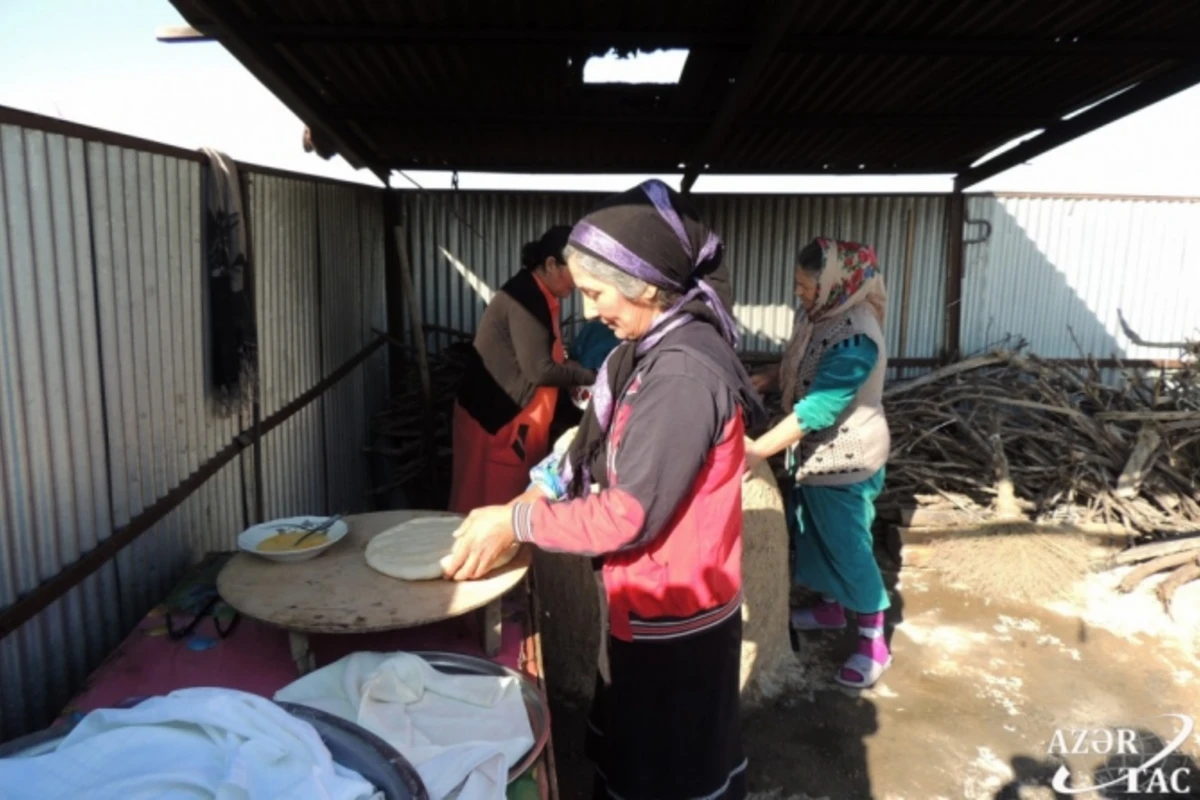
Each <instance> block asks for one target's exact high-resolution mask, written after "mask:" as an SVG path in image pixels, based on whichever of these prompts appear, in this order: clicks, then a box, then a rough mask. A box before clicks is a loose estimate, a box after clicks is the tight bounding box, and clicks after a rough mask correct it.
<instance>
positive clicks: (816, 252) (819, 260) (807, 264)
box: [796, 239, 825, 275]
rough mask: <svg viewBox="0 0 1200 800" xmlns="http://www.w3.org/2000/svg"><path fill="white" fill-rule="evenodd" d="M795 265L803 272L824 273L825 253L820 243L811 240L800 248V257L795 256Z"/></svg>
mask: <svg viewBox="0 0 1200 800" xmlns="http://www.w3.org/2000/svg"><path fill="white" fill-rule="evenodd" d="M796 263H797V264H799V265H800V269H802V270H804V271H805V272H812V273H816V274H818V275H819V274H820V273H822V272H824V271H825V251H824V250H823V249H822V248H821V243H820V241H819V240H817V239H813V240H812V241H811V242H809V243H808V244H806V245H804V247H802V248H800V255H798V256H796Z"/></svg>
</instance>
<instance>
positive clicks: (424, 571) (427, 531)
mask: <svg viewBox="0 0 1200 800" xmlns="http://www.w3.org/2000/svg"><path fill="white" fill-rule="evenodd" d="M462 522H463V517H421V518H419V519H414V520H409V521H408V522H404V523H401V524H400V525H397V526H396V527H394V528H389V529H388V530H386V531H384V532H383V533H380V534H378V535H377V536H375V538H373V539H371V541H370V542H368V543H367V551H366V558H367V566H369V567H370V568H371V569H374V570H376V571H378V572H382V573H383V574H384V575H388V576H390V577H392V578H399V579H400V580H402V581H432V580H437V579H438V578H443V577H445V573H444V572H443V571H442V569H443V568H442V562H443V561H444V560H445V559H447V558H448V557H449V556H450V553H451V551H453V550H454V532H455V531H456V530H458V526H459V525H461V524H462ZM518 549H520V545H519V544H514V545H513V546H512V547H511V548H509V550H508V552H506V553H504V554H503V555H502V556H500V558H499V559H497V561H496V563H495V564H493V565H492V570H491V571H495V570H497V569H499V568H501V567H503V566H504V565H505V564H507V563H508V562H510V561H512V560H513V558H514V557H515V556H516V555H517V551H518Z"/></svg>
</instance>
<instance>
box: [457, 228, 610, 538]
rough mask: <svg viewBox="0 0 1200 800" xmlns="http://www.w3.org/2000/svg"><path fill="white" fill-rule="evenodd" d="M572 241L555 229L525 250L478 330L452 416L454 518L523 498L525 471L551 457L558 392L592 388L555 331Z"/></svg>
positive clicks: (570, 285) (591, 376)
mask: <svg viewBox="0 0 1200 800" xmlns="http://www.w3.org/2000/svg"><path fill="white" fill-rule="evenodd" d="M570 233H571V228H570V227H569V226H565V225H564V226H558V227H554V228H551V229H550V230H548V231H546V233H545V234H544V235H543V236H542V238H541V239H539V240H538V241H536V242H530V243H528V244H526V245H525V247H523V248H522V250H521V267H522V269H521V271H520V272H518V273H517V274H516V275H515V276H514V277H513V278H511V279H510V280H509V281H508V283H506V284H504V286H503V287H502V288H501V289H500V291H499V292H497V293H496V296H495V297H493V298H492V301H491V302H490V303H489V304H488V307H487V310H486V311H485V312H484V314H483V319H482V320H481V321H480V323H479V330H478V331H477V332H476V334H475V343H474V349H473V353H474V358H473V359H472V360H471V362H470V364H469V365H468V367H467V372H466V374H465V375H464V376H463V380H462V382H461V383H460V384H459V388H458V402H457V403H456V404H455V408H454V423H453V439H454V473H453V478H452V481H451V486H450V510H451V511H453V512H456V513H459V514H466V513H468V512H470V511H472V510H473V509H475V508H479V507H480V506H487V505H495V504H497V503H507V502H508V501H510V500H512V499H513V498H514V497H516V496H517V495H519V494H520V493H521V492H523V491H524V490H525V488H526V487H527V486H528V485H529V470H530V468H531V467H533V465H535V464H537V463H538V461H540V460H541V459H542V458H544V457H545V456H546V455H547V454H548V453H549V452H550V423H551V422H552V421H553V417H554V410H555V407H556V405H557V402H558V390H559V389H565V388H569V387H571V386H581V385H589V384H591V383H592V382H593V381H594V380H595V377H596V375H595V373H594V372H592V371H591V370H589V369H584V368H583V367H581V366H579V365H578V364H573V363H568V362H567V360H566V353H565V351H564V349H563V344H562V333H561V331H560V330H559V312H560V308H559V300H561V299H562V298H564V297H567V296H568V295H569V294H570V293H571V291H572V290H573V289H574V288H575V284H574V282H573V281H572V279H571V272H570V270H568V269H567V265H566V263H565V262H564V261H563V248H565V247H566V244H567V237H568V236H569V235H570Z"/></svg>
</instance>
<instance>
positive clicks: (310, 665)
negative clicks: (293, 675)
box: [288, 631, 317, 675]
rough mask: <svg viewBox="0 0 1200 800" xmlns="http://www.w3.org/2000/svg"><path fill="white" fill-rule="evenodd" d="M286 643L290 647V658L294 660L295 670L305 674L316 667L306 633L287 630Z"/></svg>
mask: <svg viewBox="0 0 1200 800" xmlns="http://www.w3.org/2000/svg"><path fill="white" fill-rule="evenodd" d="M288 645H290V646H291V648H292V660H293V661H295V662H296V671H297V672H299V673H300V674H301V675H307V674H308V673H310V672H312V671H313V670H314V669H316V668H317V661H316V658H314V657H313V654H312V650H310V649H309V648H308V634H307V633H296V632H295V631H288Z"/></svg>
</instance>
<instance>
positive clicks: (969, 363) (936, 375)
mask: <svg viewBox="0 0 1200 800" xmlns="http://www.w3.org/2000/svg"><path fill="white" fill-rule="evenodd" d="M1004 361H1005V358H1004V356H1001V355H994V356H979V357H977V358H970V359H967V360H966V361H959V362H958V363H955V364H950V365H949V366H946V367H942V368H941V369H937V370H934V371H933V372H930V373H929V374H928V375H922V376H921V377H919V378H914V379H913V380H911V381H905V382H904V383H898V384H896V385H895V386H892V387H890V388H889V389H888V390H887V391H885V392H884V393H883V397H884V399H885V400H886V399H889V398H892V397H899V396H900V395H902V394H907V393H909V392H912V391H914V390H916V389H920V388H921V387H923V386H929V385H930V384H934V383H938V382H939V381H944V380H945V379H946V378H952V377H954V376H955V375H961V374H962V373H964V372H970V371H972V370H976V369H983V368H984V367H994V366H996V365H997V364H1003V363H1004Z"/></svg>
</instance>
